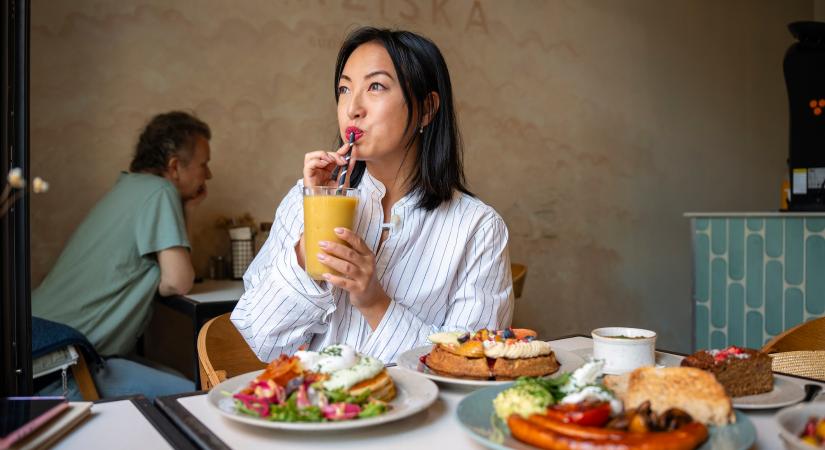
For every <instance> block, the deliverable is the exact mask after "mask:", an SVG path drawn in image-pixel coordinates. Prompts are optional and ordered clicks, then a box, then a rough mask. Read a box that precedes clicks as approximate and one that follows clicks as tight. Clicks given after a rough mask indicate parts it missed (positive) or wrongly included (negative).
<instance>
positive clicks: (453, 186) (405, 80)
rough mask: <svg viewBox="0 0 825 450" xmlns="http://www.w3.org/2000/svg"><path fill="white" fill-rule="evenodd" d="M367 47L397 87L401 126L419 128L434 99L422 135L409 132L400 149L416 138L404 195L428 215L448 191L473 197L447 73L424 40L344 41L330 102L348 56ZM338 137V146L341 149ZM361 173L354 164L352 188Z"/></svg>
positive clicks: (365, 36)
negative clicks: (386, 63)
mask: <svg viewBox="0 0 825 450" xmlns="http://www.w3.org/2000/svg"><path fill="white" fill-rule="evenodd" d="M368 42H376V43H379V44H381V45H382V46H383V47H384V48H385V49H386V50H387V53H388V54H389V55H390V59H392V63H393V66H395V72H396V74H397V75H398V82H399V84H400V85H401V87H402V90H403V92H404V100H405V101H406V103H407V127H406V129H407V130H409V129H410V128H411V127H412V128H419V127H421V124H422V119H423V116H424V114H425V113H426V112H427V111H425V108H427V107H428V106H429V105H428V102H427V99H428V97H429V94H430V93H431V92H435V93H437V94H438V96H439V107H438V110H437V111H436V113H435V115H434V116H432V117H431V118H430V123H429V124H428V125H427V126H426V127H424V131H423V133H421V134H419V133H418V132H417V131H416V130H413V133H411V137H410V140H409V142H407V144H406V147H407V148H410V147H411V146H412V145H413V143H414V142H415V138H416V136H418V137H419V138H420V148H419V149H418V161H417V164H416V165H415V167H414V168H413V171H412V174H411V177H410V180H409V185H410V186H411V187H410V193H415V194H418V195H419V200H418V205H417V206H418V207H421V208H424V209H426V210H427V211H432V210H433V209H435V208H437V207H438V206H439V205H441V203H443V202H446V201H449V200H450V199H451V198H452V196H453V190H458V191H460V192H464V193H466V194H468V195H473V194H472V193H471V192H470V191H469V190H467V188H466V186H465V183H466V182H465V179H464V167H463V164H462V161H461V158H462V153H463V149H462V144H461V134H460V133H459V131H458V123H457V121H456V115H455V107H454V106H453V88H452V85H451V84H450V72H449V71H448V70H447V63H446V62H445V61H444V57H443V56H442V55H441V51H439V50H438V47H436V45H435V44H434V43H433V42H432V41H430V40H429V39H427V38H425V37H423V36H420V35H418V34H415V33H412V32H409V31H394V30H390V29H386V28H373V27H363V28H359V29H357V30H355V31H353V32H352V33H350V34H349V36H347V38H346V39H345V40H344V43H343V44H342V45H341V50H339V51H338V61H337V62H336V63H335V85H334V88H335V102H336V103H337V102H338V83H339V82H340V81H341V73H342V72H343V71H344V65H345V64H346V63H347V60H348V59H349V57H350V55H352V52H354V51H355V49H356V48H358V47H359V46H361V45H363V44H366V43H368ZM343 144H344V143H343V141H342V140H341V136H340V135H339V136H338V144H337V146H338V147H340V146H341V145H343ZM365 170H366V163H365V162H364V161H358V162H356V163H355V168H354V169H353V171H352V175H351V177H350V185H351V186H353V187H357V186H358V184H359V183H360V181H361V177H362V176H363V175H364V171H365Z"/></svg>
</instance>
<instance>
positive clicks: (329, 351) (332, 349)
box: [320, 345, 341, 356]
mask: <svg viewBox="0 0 825 450" xmlns="http://www.w3.org/2000/svg"><path fill="white" fill-rule="evenodd" d="M320 353H321V354H322V355H329V356H341V347H339V346H337V345H330V346H329V347H327V348H325V349H323V350H321V352H320Z"/></svg>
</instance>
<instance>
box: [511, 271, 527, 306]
mask: <svg viewBox="0 0 825 450" xmlns="http://www.w3.org/2000/svg"><path fill="white" fill-rule="evenodd" d="M510 271H511V273H512V274H513V296H515V297H516V298H519V297H521V292H522V291H523V290H524V279H525V278H527V266H525V265H524V264H519V263H512V264H510Z"/></svg>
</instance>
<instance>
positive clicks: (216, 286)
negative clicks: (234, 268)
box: [186, 280, 243, 303]
mask: <svg viewBox="0 0 825 450" xmlns="http://www.w3.org/2000/svg"><path fill="white" fill-rule="evenodd" d="M241 295H243V281H241V280H204V281H203V282H201V283H195V285H194V286H193V287H192V291H191V292H189V294H187V295H186V297H187V298H189V299H191V300H194V301H196V302H199V303H211V302H226V301H238V299H240V298H241Z"/></svg>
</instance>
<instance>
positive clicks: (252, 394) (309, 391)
mask: <svg viewBox="0 0 825 450" xmlns="http://www.w3.org/2000/svg"><path fill="white" fill-rule="evenodd" d="M357 356H358V357H359V358H361V357H362V355H357ZM284 358H285V359H284V361H282V362H281V363H280V367H276V368H275V369H273V367H274V366H273V365H274V364H276V362H275V361H274V362H273V363H272V364H271V365H270V366H269V367H268V368H267V369H264V370H259V371H255V372H250V373H247V374H243V375H239V376H237V377H233V378H230V379H228V380H226V381H224V382H222V383H220V384H218V385H217V386H215V387H214V388H212V390H210V391H209V394H208V396H207V401H208V403H209V404H210V405H211V406H212V407H214V408H216V409H217V410H218V411H219V412H220V414H222V415H223V416H224V417H226V418H227V419H230V420H233V421H237V422H241V423H245V424H249V425H254V426H258V427H264V428H274V429H282V430H305V431H323V430H342V429H352V428H362V427H369V426H373V425H378V424H382V423H386V422H391V421H395V420H399V419H403V418H405V417H408V416H411V415H413V414H415V413H417V412H419V411H421V410H423V409H425V408H427V407H428V406H430V405H431V404H432V403H433V402H434V401H435V400H436V398H438V387H437V386H436V384H435V383H434V382H432V381H430V380H428V379H426V378H424V377H421V376H419V375H415V374H413V373H410V372H407V371H404V370H401V369H398V368H389V369H384V368H383V364H382V365H381V366H382V368H381V370H382V371H383V372H382V373H383V375H380V376H378V377H376V378H372V379H370V380H375V379H378V380H380V379H381V377H382V376H386V377H387V378H388V380H385V381H383V382H376V383H375V384H374V385H373V386H374V389H375V391H376V392H371V391H370V389H366V390H364V389H355V388H352V389H342V388H337V387H336V388H328V386H330V384H329V383H326V384H325V383H324V382H323V381H324V380H326V381H329V380H330V377H328V376H324V375H321V376H319V373H320V372H314V371H312V370H309V368H306V369H305V368H303V367H302V366H301V364H300V362H296V360H297V359H298V358H295V357H292V358H286V357H284ZM363 358H369V357H363ZM305 361H306V360H305ZM362 362H363V361H359V362H358V363H357V364H356V365H354V366H351V367H348V368H346V369H343V370H349V371H356V372H357V371H359V370H362V368H361V367H360V366H359V364H361V363H362ZM304 365H306V362H304ZM274 372H277V373H278V374H277V375H276V376H271V374H272V373H274ZM370 382H372V381H370ZM387 382H389V384H390V385H391V386H392V388H393V390H394V392H393V394H394V395H391V396H390V397H391V400H385V399H387V398H388V397H387V396H386V395H384V394H382V393H379V392H378V390H379V389H380V390H384V389H385V388H386V385H387ZM356 386H360V385H356ZM378 394H381V395H378Z"/></svg>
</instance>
